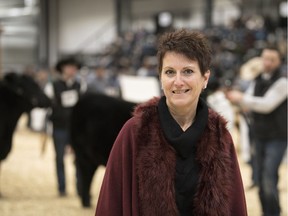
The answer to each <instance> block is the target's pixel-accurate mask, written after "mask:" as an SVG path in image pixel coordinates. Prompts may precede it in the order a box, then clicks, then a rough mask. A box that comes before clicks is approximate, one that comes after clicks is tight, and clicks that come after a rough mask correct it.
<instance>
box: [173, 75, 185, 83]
mask: <svg viewBox="0 0 288 216" xmlns="http://www.w3.org/2000/svg"><path fill="white" fill-rule="evenodd" d="M174 83H175V85H182V84H183V77H182V76H181V74H180V73H177V74H176V76H175V80H174Z"/></svg>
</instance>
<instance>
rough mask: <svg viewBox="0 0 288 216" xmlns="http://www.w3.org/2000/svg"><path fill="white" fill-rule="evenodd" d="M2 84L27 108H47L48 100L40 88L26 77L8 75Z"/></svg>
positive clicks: (14, 74)
mask: <svg viewBox="0 0 288 216" xmlns="http://www.w3.org/2000/svg"><path fill="white" fill-rule="evenodd" d="M3 81H4V83H5V86H6V87H7V88H9V90H10V91H12V92H13V93H14V94H15V95H17V96H18V97H19V98H21V99H22V100H23V101H25V102H26V103H27V108H28V109H32V108H34V107H49V106H50V105H51V101H50V99H49V98H48V97H47V96H46V95H45V94H44V92H43V90H42V89H41V88H40V86H39V85H38V84H37V83H36V82H35V81H34V79H33V78H32V77H30V76H28V75H23V74H16V73H8V74H6V75H5V77H4V80H3Z"/></svg>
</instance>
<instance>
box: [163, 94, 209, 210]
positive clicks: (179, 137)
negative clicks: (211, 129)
mask: <svg viewBox="0 0 288 216" xmlns="http://www.w3.org/2000/svg"><path fill="white" fill-rule="evenodd" d="M158 111H159V116H160V123H161V127H162V129H163V132H164V136H165V138H166V139H167V140H168V142H169V143H170V144H171V145H172V146H173V148H174V149H175V150H176V152H177V161H176V172H175V193H176V204H177V207H178V210H179V213H180V215H181V216H191V215H193V206H192V204H193V196H194V195H195V191H196V187H197V184H198V179H199V169H200V167H199V165H198V163H197V162H196V160H195V154H196V149H197V142H198V140H199V138H200V137H201V135H202V133H203V132H204V129H205V127H206V124H207V121H208V106H207V105H206V103H205V102H204V101H203V100H202V99H200V100H199V103H198V106H197V113H196V117H195V121H194V123H193V124H192V125H191V126H190V127H189V128H188V129H187V130H186V131H183V130H182V128H181V127H180V126H179V125H178V123H177V122H176V121H175V119H174V118H173V117H172V115H171V114H170V112H169V110H168V107H167V104H166V97H162V98H161V99H160V101H159V104H158Z"/></svg>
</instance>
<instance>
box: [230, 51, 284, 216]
mask: <svg viewBox="0 0 288 216" xmlns="http://www.w3.org/2000/svg"><path fill="white" fill-rule="evenodd" d="M261 58H262V63H263V71H262V73H261V74H259V75H258V76H257V77H256V78H255V79H254V81H253V82H252V83H251V85H250V87H249V88H248V89H247V91H246V92H245V93H242V92H240V91H236V90H231V91H229V92H227V94H226V96H227V98H228V99H229V100H230V101H231V102H233V103H236V104H239V105H240V106H241V107H243V108H244V109H248V110H249V111H250V112H251V120H252V124H251V130H252V136H253V138H254V141H255V150H256V151H255V161H256V164H255V169H256V174H258V176H257V177H258V180H259V197H260V201H261V205H262V211H263V215H264V216H268V215H269V216H272V215H273V216H280V211H281V208H280V203H279V192H278V189H277V184H278V169H279V166H280V164H281V161H282V158H283V156H284V154H285V151H286V148H287V77H284V76H282V74H281V71H280V65H281V56H280V53H279V51H278V50H277V49H276V48H274V47H268V48H265V49H263V51H262V54H261Z"/></svg>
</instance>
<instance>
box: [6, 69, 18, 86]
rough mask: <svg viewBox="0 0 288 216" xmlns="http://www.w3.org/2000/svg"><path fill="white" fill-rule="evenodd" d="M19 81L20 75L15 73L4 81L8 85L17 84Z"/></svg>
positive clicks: (9, 74) (10, 74) (7, 76)
mask: <svg viewBox="0 0 288 216" xmlns="http://www.w3.org/2000/svg"><path fill="white" fill-rule="evenodd" d="M17 79H18V75H17V74H16V73H14V72H11V73H8V74H6V75H5V77H4V80H5V81H6V82H8V83H15V82H16V81H17Z"/></svg>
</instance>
